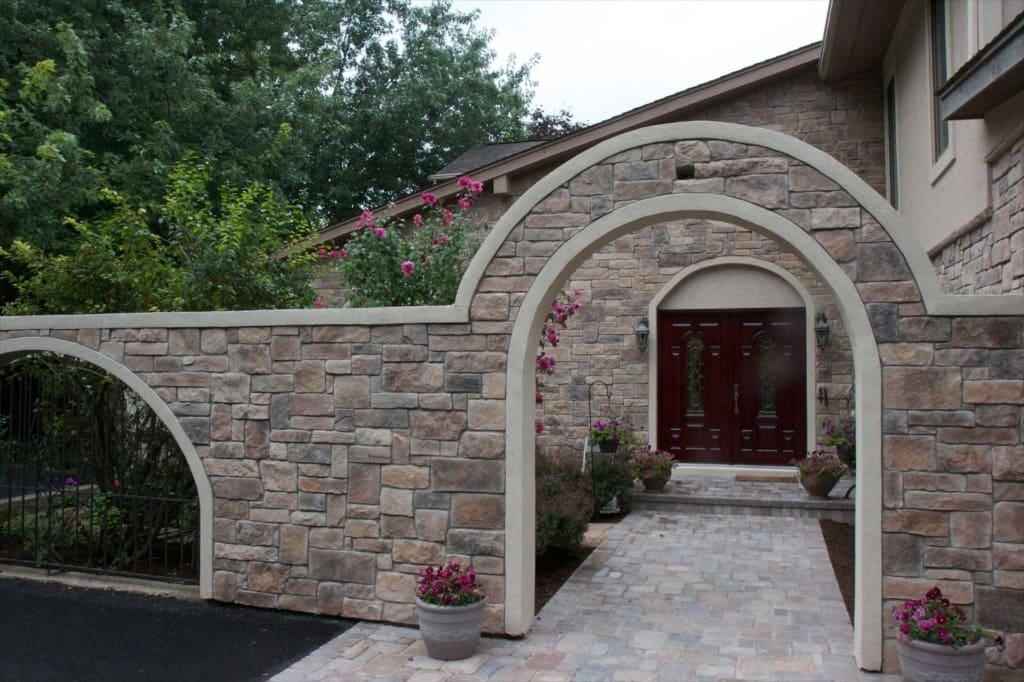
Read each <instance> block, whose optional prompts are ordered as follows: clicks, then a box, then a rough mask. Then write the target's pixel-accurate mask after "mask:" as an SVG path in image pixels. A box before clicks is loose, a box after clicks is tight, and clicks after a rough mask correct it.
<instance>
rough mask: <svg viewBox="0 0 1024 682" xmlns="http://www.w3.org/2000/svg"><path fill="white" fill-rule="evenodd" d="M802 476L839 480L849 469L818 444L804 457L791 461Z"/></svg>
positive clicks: (834, 455) (833, 454)
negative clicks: (822, 476) (828, 477)
mask: <svg viewBox="0 0 1024 682" xmlns="http://www.w3.org/2000/svg"><path fill="white" fill-rule="evenodd" d="M791 463H792V464H793V465H795V466H796V468H797V469H798V470H799V471H800V474H801V475H802V476H820V475H826V476H833V477H835V478H841V477H842V476H843V474H845V473H846V472H847V471H849V467H847V466H846V465H845V464H843V463H842V462H840V461H839V457H837V456H836V454H835V453H833V452H826V451H825V449H824V448H822V447H821V445H820V444H819V445H818V447H817V448H816V449H814V450H811V451H810V452H808V453H807V455H806V456H805V457H802V458H800V459H794V460H791Z"/></svg>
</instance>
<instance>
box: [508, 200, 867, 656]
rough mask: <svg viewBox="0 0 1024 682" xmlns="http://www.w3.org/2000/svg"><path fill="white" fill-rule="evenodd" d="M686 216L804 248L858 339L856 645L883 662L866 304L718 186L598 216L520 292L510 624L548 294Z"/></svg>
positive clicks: (520, 609)
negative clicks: (592, 261)
mask: <svg viewBox="0 0 1024 682" xmlns="http://www.w3.org/2000/svg"><path fill="white" fill-rule="evenodd" d="M524 200H525V198H524V199H523V200H520V201H524ZM520 208H521V207H520ZM689 218H697V219H702V220H720V221H724V222H728V223H732V224H734V225H738V226H740V227H745V228H747V229H751V230H754V231H756V232H758V233H761V234H766V235H768V236H770V237H772V238H773V239H776V240H778V241H779V242H781V243H782V244H784V245H785V246H786V247H787V248H789V249H791V250H792V251H793V252H794V253H796V254H798V255H799V256H800V257H801V258H802V260H803V261H804V263H806V264H807V265H808V267H810V269H811V270H812V271H813V272H815V273H816V274H817V276H818V277H819V278H820V279H821V281H822V282H823V283H824V284H825V285H826V286H827V287H828V288H829V289H830V290H831V291H832V292H833V294H834V295H835V297H836V302H837V304H838V305H839V309H840V311H841V314H842V316H843V321H844V323H845V325H846V328H847V330H848V333H849V335H850V341H851V344H852V346H853V359H854V382H855V385H856V386H857V394H856V411H857V433H858V437H859V439H860V442H861V443H862V444H863V448H858V451H859V452H862V453H863V456H862V457H861V458H859V459H858V470H857V484H858V485H857V509H856V524H857V531H856V546H857V559H856V567H855V574H856V579H855V582H856V597H855V607H854V652H855V656H856V659H857V662H858V665H859V666H860V667H861V668H864V669H867V670H878V669H879V668H880V667H881V664H882V631H881V623H882V591H881V585H882V564H881V553H882V552H881V550H882V538H881V527H882V498H881V489H882V486H881V482H882V462H881V452H882V409H881V405H882V380H881V376H882V374H881V362H880V360H879V356H878V348H877V346H876V345H875V339H874V334H873V333H872V330H871V323H870V321H869V319H868V315H867V310H866V309H865V307H864V304H863V302H862V301H861V299H860V296H859V294H858V292H857V288H856V287H855V286H854V284H853V282H851V281H850V279H849V277H847V275H846V273H844V272H843V270H842V268H840V267H839V265H838V264H837V263H836V262H835V261H833V260H832V258H831V257H830V256H829V254H828V253H827V252H826V251H825V249H824V248H822V246H821V245H820V244H818V242H817V241H815V239H814V238H813V237H811V236H810V235H809V234H807V233H806V232H805V231H804V230H803V229H802V228H801V227H800V226H798V225H796V224H795V223H793V222H791V221H789V220H787V219H786V218H783V217H782V216H780V215H778V214H777V213H775V212H773V211H770V210H768V209H765V208H762V207H760V206H757V205H755V204H751V203H749V202H746V201H742V200H739V199H734V198H731V197H725V196H720V195H712V194H675V195H666V196H660V197H655V198H652V199H645V200H643V201H638V202H635V203H633V204H628V205H626V206H624V207H622V208H620V209H618V210H616V211H613V212H612V213H610V214H608V215H605V216H603V217H601V218H599V219H598V220H596V221H595V222H593V223H591V224H590V225H588V226H587V227H585V228H584V229H582V230H581V231H580V232H578V233H577V234H575V235H574V236H573V237H572V238H571V239H570V240H569V241H567V242H565V243H564V244H563V245H562V246H561V247H560V248H559V249H558V250H557V251H556V252H555V253H554V254H553V255H552V256H551V257H550V258H549V259H548V262H547V264H546V265H545V266H544V267H543V268H542V269H541V271H540V273H538V275H537V278H536V280H535V281H534V283H533V285H532V286H531V287H530V289H529V291H528V292H527V293H526V296H525V298H524V299H523V303H522V307H521V308H520V314H519V315H518V316H517V318H516V321H515V324H514V325H513V330H512V337H511V339H510V347H509V356H508V366H507V374H506V378H507V386H508V393H507V400H508V405H507V410H506V428H507V432H506V441H505V446H506V450H505V452H506V453H507V454H506V491H507V501H506V505H505V532H506V551H505V557H506V579H505V588H506V589H505V594H506V595H507V596H506V599H507V601H506V605H505V608H506V611H505V629H506V631H507V632H508V633H509V634H522V633H524V632H526V631H527V630H528V629H529V627H530V623H531V621H532V620H533V585H534V577H535V576H534V558H535V546H534V540H535V531H536V529H535V518H534V514H535V509H536V493H535V489H534V479H535V462H534V448H535V444H536V442H535V432H534V426H533V423H532V422H533V415H534V411H535V405H534V392H535V389H536V378H535V376H534V372H533V367H532V365H533V358H534V356H535V354H536V352H537V346H536V339H537V336H538V334H539V333H540V328H541V323H542V322H543V319H544V315H545V313H546V311H547V302H548V301H550V300H551V298H552V297H554V296H555V295H556V294H557V293H558V292H559V291H560V288H561V286H562V284H563V283H564V281H565V279H566V278H567V277H569V276H570V275H571V274H572V272H573V271H574V270H575V269H576V268H577V267H579V265H580V264H582V263H583V262H584V261H585V260H586V259H587V258H588V257H589V256H590V255H591V254H592V253H594V252H595V251H597V250H598V249H599V248H600V247H601V246H602V245H604V244H607V243H608V242H610V241H612V240H613V239H615V238H617V237H619V236H621V235H623V234H626V233H629V232H631V231H633V230H636V229H638V228H640V227H644V226H646V225H651V224H655V223H659V222H665V221H667V220H683V219H689Z"/></svg>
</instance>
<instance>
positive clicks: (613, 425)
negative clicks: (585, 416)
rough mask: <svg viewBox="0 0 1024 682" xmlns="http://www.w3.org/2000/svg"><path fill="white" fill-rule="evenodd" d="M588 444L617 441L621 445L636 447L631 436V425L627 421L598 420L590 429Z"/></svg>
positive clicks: (635, 442) (614, 419) (634, 440)
mask: <svg viewBox="0 0 1024 682" xmlns="http://www.w3.org/2000/svg"><path fill="white" fill-rule="evenodd" d="M589 437H590V443H591V444H593V445H600V444H601V443H607V442H611V441H618V442H619V443H620V444H623V445H636V444H637V441H636V439H635V437H634V435H633V424H632V422H630V421H629V420H628V419H625V418H623V419H619V418H618V417H612V418H611V419H608V420H607V421H606V420H603V419H598V420H597V421H595V422H594V423H593V425H592V426H591V427H590V431H589Z"/></svg>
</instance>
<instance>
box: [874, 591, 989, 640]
mask: <svg viewBox="0 0 1024 682" xmlns="http://www.w3.org/2000/svg"><path fill="white" fill-rule="evenodd" d="M892 615H893V618H895V619H896V623H897V632H898V634H899V637H900V638H901V639H903V640H904V641H906V640H913V641H918V642H929V643H932V644H942V645H946V646H950V647H955V648H958V647H963V646H967V645H968V644H973V643H975V642H977V641H979V640H981V639H985V638H987V639H990V640H992V641H993V643H994V644H995V645H996V646H997V647H998V648H999V649H1000V650H1002V649H1003V646H1004V642H1003V638H1002V637H1000V636H998V635H996V634H994V633H991V632H989V631H988V630H985V629H984V628H982V627H980V626H978V625H972V624H970V623H969V622H968V621H967V616H966V614H964V612H963V610H961V609H960V607H959V606H955V605H954V604H952V603H950V601H949V599H947V598H946V597H944V596H943V595H942V591H941V590H940V589H939V588H938V587H933V588H932V589H930V590H928V592H926V593H925V595H924V597H921V598H920V599H908V600H906V601H904V602H903V603H902V604H900V605H897V606H894V607H893V608H892Z"/></svg>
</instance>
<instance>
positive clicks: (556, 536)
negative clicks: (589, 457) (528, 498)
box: [536, 452, 594, 556]
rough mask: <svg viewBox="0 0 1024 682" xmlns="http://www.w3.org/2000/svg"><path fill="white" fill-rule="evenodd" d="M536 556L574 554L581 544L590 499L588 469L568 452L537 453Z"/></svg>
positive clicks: (591, 507)
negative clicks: (557, 553)
mask: <svg viewBox="0 0 1024 682" xmlns="http://www.w3.org/2000/svg"><path fill="white" fill-rule="evenodd" d="M536 485H537V531H536V538H537V540H536V542H537V545H536V548H537V549H536V551H537V556H544V555H546V554H549V553H556V552H562V553H566V554H574V553H576V552H578V551H579V549H580V546H581V545H582V543H583V536H584V534H585V533H586V532H587V526H588V525H589V523H590V517H591V516H592V515H593V513H594V500H593V495H592V492H591V480H590V476H589V475H588V472H584V471H583V470H582V469H581V467H580V462H579V457H578V456H577V455H576V454H575V453H572V452H567V453H557V454H544V455H541V454H538V456H537V471H536Z"/></svg>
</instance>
